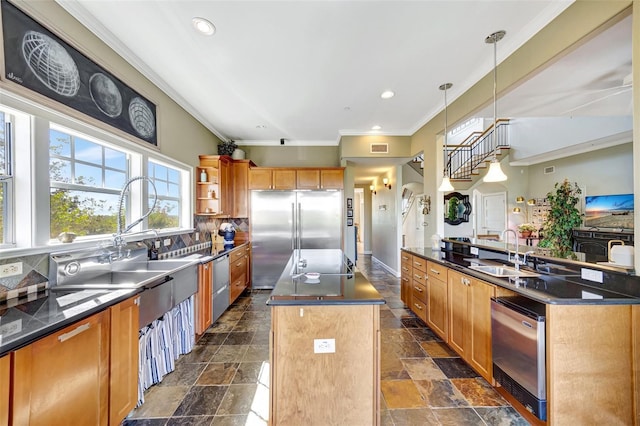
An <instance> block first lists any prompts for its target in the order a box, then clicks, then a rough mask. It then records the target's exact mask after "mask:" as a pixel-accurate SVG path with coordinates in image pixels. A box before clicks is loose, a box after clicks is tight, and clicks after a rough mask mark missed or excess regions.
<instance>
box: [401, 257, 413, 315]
mask: <svg viewBox="0 0 640 426" xmlns="http://www.w3.org/2000/svg"><path fill="white" fill-rule="evenodd" d="M412 258H413V256H412V255H411V254H409V253H407V252H404V251H401V252H400V300H402V302H404V304H405V305H406V306H408V307H411V279H412V278H411V273H412V270H413V266H412Z"/></svg>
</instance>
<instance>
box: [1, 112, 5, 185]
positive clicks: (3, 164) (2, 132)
mask: <svg viewBox="0 0 640 426" xmlns="http://www.w3.org/2000/svg"><path fill="white" fill-rule="evenodd" d="M5 128H6V116H5V114H4V112H2V111H0V175H6V174H7V168H6V164H5V159H6V158H7V154H6V150H7V137H6V135H5V133H4V132H5Z"/></svg>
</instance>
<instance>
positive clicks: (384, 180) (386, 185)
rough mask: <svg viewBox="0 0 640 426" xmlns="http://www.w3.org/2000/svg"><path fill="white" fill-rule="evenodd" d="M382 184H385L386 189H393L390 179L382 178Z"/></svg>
mask: <svg viewBox="0 0 640 426" xmlns="http://www.w3.org/2000/svg"><path fill="white" fill-rule="evenodd" d="M382 183H383V184H384V187H385V188H388V189H391V184H390V183H389V179H388V178H382Z"/></svg>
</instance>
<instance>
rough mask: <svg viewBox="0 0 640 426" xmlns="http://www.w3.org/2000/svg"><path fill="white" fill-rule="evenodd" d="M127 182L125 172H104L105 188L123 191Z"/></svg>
mask: <svg viewBox="0 0 640 426" xmlns="http://www.w3.org/2000/svg"><path fill="white" fill-rule="evenodd" d="M126 181H127V174H126V173H125V172H115V171H113V170H105V171H104V187H105V188H112V189H118V190H119V189H122V187H123V186H124V184H125V182H126Z"/></svg>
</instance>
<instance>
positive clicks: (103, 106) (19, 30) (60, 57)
mask: <svg viewBox="0 0 640 426" xmlns="http://www.w3.org/2000/svg"><path fill="white" fill-rule="evenodd" d="M2 32H3V39H4V63H5V74H4V76H3V77H4V79H5V80H7V81H11V82H13V83H14V84H18V85H20V86H22V87H25V88H27V89H29V90H32V91H34V92H36V93H39V94H40V95H42V96H45V97H47V98H49V99H52V100H54V101H56V102H59V103H61V104H63V105H65V106H67V107H70V108H73V109H74V110H76V111H79V112H81V113H83V114H86V115H88V116H90V117H92V118H94V119H96V120H99V121H101V122H103V123H106V124H108V125H110V126H113V127H115V128H117V129H119V130H121V131H123V132H125V133H128V134H130V135H133V136H135V137H137V138H140V139H142V140H144V141H145V142H148V143H150V144H152V145H154V146H157V145H158V137H157V125H156V105H155V104H154V103H152V102H150V101H149V100H148V99H146V98H145V97H143V96H142V95H140V94H139V93H137V92H136V91H134V90H133V89H131V88H130V87H129V86H127V85H126V84H124V83H123V82H122V81H120V80H119V79H118V78H117V77H115V76H113V75H112V74H111V73H109V72H108V71H107V70H105V69H104V68H102V67H101V66H99V65H98V64H96V63H95V62H93V61H92V60H91V59H89V58H88V57H86V56H85V55H84V54H82V53H81V52H79V51H78V50H76V49H75V48H73V47H72V46H71V45H69V44H68V43H66V42H65V41H64V40H62V39H61V38H59V37H58V36H56V35H55V34H54V33H52V32H51V31H49V30H48V29H47V28H45V27H43V26H42V25H40V24H39V23H38V22H36V21H35V20H34V19H32V18H31V17H30V16H28V15H27V14H25V13H24V12H22V11H21V10H20V9H18V8H17V7H16V6H14V5H12V4H11V3H9V2H8V1H2Z"/></svg>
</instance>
